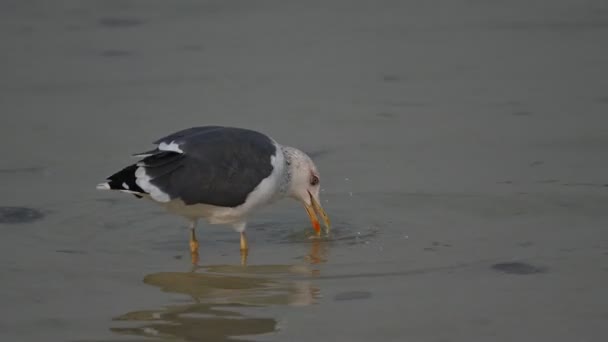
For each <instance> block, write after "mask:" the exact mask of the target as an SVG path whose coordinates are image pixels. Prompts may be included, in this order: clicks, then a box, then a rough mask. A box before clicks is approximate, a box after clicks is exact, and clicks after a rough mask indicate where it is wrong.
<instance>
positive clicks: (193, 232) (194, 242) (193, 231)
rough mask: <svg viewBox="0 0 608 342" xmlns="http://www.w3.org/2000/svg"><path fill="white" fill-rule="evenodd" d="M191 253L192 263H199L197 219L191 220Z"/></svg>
mask: <svg viewBox="0 0 608 342" xmlns="http://www.w3.org/2000/svg"><path fill="white" fill-rule="evenodd" d="M190 255H191V256H192V263H193V264H196V263H198V240H196V220H192V221H191V222H190Z"/></svg>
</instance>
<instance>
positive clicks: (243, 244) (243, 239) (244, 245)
mask: <svg viewBox="0 0 608 342" xmlns="http://www.w3.org/2000/svg"><path fill="white" fill-rule="evenodd" d="M246 250H249V245H248V244H247V237H246V236H245V232H241V251H246Z"/></svg>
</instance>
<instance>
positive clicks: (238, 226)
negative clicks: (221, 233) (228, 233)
mask: <svg viewBox="0 0 608 342" xmlns="http://www.w3.org/2000/svg"><path fill="white" fill-rule="evenodd" d="M233 227H234V230H236V231H237V232H239V233H241V265H243V266H245V265H246V264H247V254H248V252H249V244H248V243H247V236H245V228H246V227H247V223H246V222H238V223H235V224H234V225H233Z"/></svg>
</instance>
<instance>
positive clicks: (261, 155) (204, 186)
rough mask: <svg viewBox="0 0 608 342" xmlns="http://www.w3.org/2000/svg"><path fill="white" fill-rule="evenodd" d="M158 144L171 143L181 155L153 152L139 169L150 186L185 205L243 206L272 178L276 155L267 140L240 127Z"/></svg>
mask: <svg viewBox="0 0 608 342" xmlns="http://www.w3.org/2000/svg"><path fill="white" fill-rule="evenodd" d="M178 133H179V132H178ZM165 139H166V140H165ZM159 142H167V143H175V144H177V146H179V149H180V150H181V151H183V153H178V152H174V151H160V150H158V152H156V153H155V154H152V155H150V156H148V157H146V158H144V159H143V160H142V161H141V162H140V163H138V165H140V166H143V167H144V170H145V175H146V177H149V182H150V183H151V184H152V185H153V186H155V187H157V188H158V189H159V190H161V191H162V192H163V193H166V194H167V195H168V196H169V198H170V199H181V200H183V201H184V202H185V203H186V204H188V205H191V204H198V203H202V204H211V205H217V206H223V207H236V206H238V205H241V204H243V203H244V202H245V200H246V199H247V195H248V194H249V193H250V192H251V191H253V189H255V187H256V186H257V185H258V184H260V182H261V181H262V180H263V179H264V178H267V177H268V176H270V174H271V173H272V170H273V166H272V164H271V157H272V156H273V155H275V154H276V146H275V145H274V143H273V142H272V140H271V139H270V138H269V137H267V136H265V135H263V134H261V133H258V132H255V131H250V130H245V129H239V128H228V127H219V128H217V127H216V128H214V129H208V130H199V131H196V130H193V131H190V132H189V134H186V135H178V134H177V133H176V134H174V135H169V136H168V137H166V138H163V139H161V140H159Z"/></svg>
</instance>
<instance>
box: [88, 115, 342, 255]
mask: <svg viewBox="0 0 608 342" xmlns="http://www.w3.org/2000/svg"><path fill="white" fill-rule="evenodd" d="M154 144H155V145H156V148H154V149H153V150H150V151H147V152H142V153H136V154H133V156H134V157H138V158H141V159H140V160H139V161H138V162H136V163H134V164H132V165H129V166H127V167H125V168H123V169H122V170H120V171H118V172H116V173H114V174H113V175H111V176H110V177H108V178H107V179H106V182H104V183H101V184H98V185H97V189H99V190H117V191H120V192H124V193H128V194H132V195H135V197H137V198H145V199H148V200H151V201H153V202H156V203H157V204H159V205H160V206H162V207H164V208H165V209H166V210H167V211H168V212H169V213H171V214H175V215H178V216H181V217H184V218H186V219H187V220H188V222H189V228H190V252H191V253H192V255H193V260H194V258H195V256H198V248H199V243H198V240H197V239H196V226H197V222H198V220H199V219H203V220H206V221H207V222H208V223H209V224H222V225H229V226H232V227H233V228H234V230H236V231H237V232H239V233H240V237H241V239H240V241H241V244H240V247H241V254H243V253H245V255H246V253H247V251H248V249H249V246H248V243H247V238H246V236H245V229H246V226H247V221H248V219H249V218H250V216H251V215H252V214H253V213H254V212H255V211H256V210H257V209H259V208H261V207H264V206H267V205H269V204H271V203H273V202H276V201H277V200H280V199H282V198H292V199H295V200H297V201H299V202H301V203H302V204H303V205H304V208H305V209H306V212H307V213H308V216H309V217H310V221H311V223H312V227H313V229H314V231H315V233H316V235H317V236H319V235H320V234H321V226H320V224H319V219H318V217H317V215H319V216H321V218H322V220H323V224H324V226H325V230H326V233H329V229H330V220H329V217H328V216H327V213H326V212H325V210H324V209H323V207H322V206H321V204H320V203H321V200H320V198H319V189H320V176H319V172H318V170H317V167H316V166H315V164H314V162H313V161H312V159H311V158H310V157H309V156H308V155H307V154H306V153H304V152H302V151H300V150H298V149H296V148H294V147H289V146H284V145H281V144H279V143H277V142H276V141H275V140H274V139H273V138H271V137H270V136H268V135H266V134H263V133H260V132H257V131H253V130H249V129H245V128H237V127H224V126H201V127H192V128H187V129H184V130H180V131H178V132H175V133H173V134H169V135H167V136H166V137H164V138H161V139H158V140H157V141H155V142H154Z"/></svg>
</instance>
